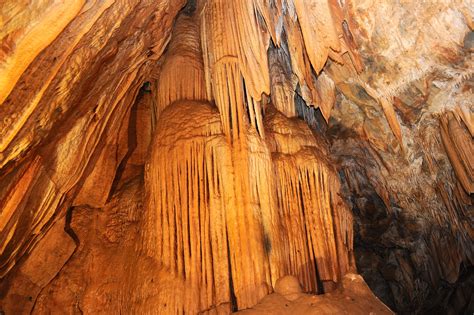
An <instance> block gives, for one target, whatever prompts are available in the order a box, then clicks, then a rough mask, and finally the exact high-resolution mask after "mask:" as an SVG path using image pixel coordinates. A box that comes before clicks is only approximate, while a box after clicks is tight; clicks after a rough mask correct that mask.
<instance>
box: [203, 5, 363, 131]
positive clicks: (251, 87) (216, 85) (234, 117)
mask: <svg viewBox="0 0 474 315" xmlns="http://www.w3.org/2000/svg"><path fill="white" fill-rule="evenodd" d="M202 7H203V8H202V10H203V12H202V21H201V40H202V44H203V52H204V56H205V58H204V64H205V72H206V82H207V93H208V95H212V98H213V99H214V100H215V102H216V105H217V107H218V108H219V112H220V115H221V119H222V123H223V128H224V133H225V134H226V135H227V136H228V138H234V139H235V138H236V137H238V136H239V135H240V133H241V131H242V130H243V128H245V127H244V121H243V120H242V119H241V117H242V113H244V112H247V111H248V115H246V117H244V118H245V120H247V121H248V122H249V123H250V125H251V126H252V127H254V128H255V129H256V130H257V132H258V133H259V134H260V136H262V137H264V128H263V125H262V120H263V117H262V116H263V106H264V105H265V98H264V99H263V101H262V94H267V95H268V94H270V92H271V93H272V102H273V103H274V105H275V106H276V107H277V108H278V109H279V110H281V111H282V112H284V113H285V114H288V115H290V116H294V115H295V106H294V103H293V96H294V93H295V90H296V88H297V85H299V87H300V92H299V93H301V95H302V96H303V98H304V99H305V101H306V102H307V104H308V105H311V106H315V107H320V108H321V110H322V112H323V115H324V117H325V118H326V119H329V116H330V112H331V108H332V106H333V103H334V84H333V82H332V80H331V79H330V78H329V77H328V76H326V75H325V74H324V73H322V72H321V71H322V69H323V67H324V65H325V64H326V62H327V60H328V59H332V60H334V61H336V62H338V63H341V64H343V63H345V60H346V61H347V60H350V61H352V63H351V64H353V66H354V67H353V68H355V69H356V70H357V71H361V70H362V64H361V62H360V59H359V56H358V55H357V53H356V50H355V44H354V42H353V38H352V35H351V32H350V29H349V22H350V20H349V17H348V8H347V5H346V4H345V2H341V1H336V0H312V1H301V0H288V1H271V2H270V1H265V0H246V1H231V2H229V1H223V0H208V1H206V2H205V4H204V5H203V6H202ZM270 42H273V44H274V46H275V47H276V49H279V50H282V51H281V52H280V53H279V54H278V53H277V54H273V55H272V54H270V56H269V55H268V54H267V52H268V50H269V45H270ZM346 53H347V55H348V56H349V57H347V58H345V60H344V58H343V57H342V56H343V55H345V54H346ZM270 78H272V81H273V82H271V80H270ZM274 78H275V79H274ZM275 80H276V81H275ZM274 83H276V84H274Z"/></svg>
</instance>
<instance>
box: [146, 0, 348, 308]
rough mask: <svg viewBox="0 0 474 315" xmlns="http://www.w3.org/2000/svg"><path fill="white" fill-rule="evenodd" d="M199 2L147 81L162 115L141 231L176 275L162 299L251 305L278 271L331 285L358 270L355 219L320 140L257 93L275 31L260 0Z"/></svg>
mask: <svg viewBox="0 0 474 315" xmlns="http://www.w3.org/2000/svg"><path fill="white" fill-rule="evenodd" d="M234 6H238V7H235V8H234ZM262 8H263V7H260V9H262ZM198 10H202V19H201V20H198V19H196V17H195V16H192V17H191V16H181V17H180V18H178V20H177V22H176V25H175V28H174V32H173V34H174V35H173V40H172V41H171V43H170V46H169V50H168V52H167V53H166V55H169V57H167V58H165V61H164V63H163V66H162V67H161V72H160V75H159V77H158V79H157V80H156V81H155V82H153V83H152V84H154V85H155V92H156V95H157V100H156V104H157V110H156V112H157V118H158V120H157V130H156V133H155V135H154V141H153V145H152V151H151V156H150V160H149V162H148V164H147V180H146V183H148V187H147V195H148V199H149V201H148V202H149V203H148V206H149V216H148V220H147V224H148V225H147V228H146V229H144V231H145V234H146V235H145V237H144V239H145V244H146V246H145V247H146V250H147V253H148V254H149V255H152V256H154V257H156V258H157V260H158V261H159V262H161V263H163V267H164V268H165V270H168V271H169V273H170V274H171V275H172V277H170V278H169V279H168V280H169V281H171V282H178V283H183V284H182V291H180V292H181V293H180V294H172V295H171V296H167V301H168V303H167V305H168V307H170V310H171V312H174V310H175V311H177V312H182V311H184V312H186V313H197V312H199V311H204V310H213V311H217V312H224V313H225V312H229V311H230V310H232V309H244V308H248V307H251V306H253V305H255V304H256V303H257V302H258V301H259V300H260V299H261V298H262V297H264V296H265V295H267V294H268V293H270V292H271V291H272V287H273V286H274V285H275V282H276V280H278V279H279V278H280V277H282V276H285V275H295V276H297V277H298V279H299V280H300V281H301V283H302V284H303V286H304V290H305V291H306V292H313V293H322V292H324V290H326V291H329V290H332V289H333V288H334V287H336V286H337V284H338V283H339V282H340V280H341V278H342V276H343V275H344V274H345V273H346V272H348V271H349V270H350V269H351V268H354V266H353V262H352V236H351V235H352V216H351V214H350V211H349V209H348V208H347V207H346V206H345V204H344V203H343V202H342V200H341V199H340V197H339V196H338V191H339V184H338V178H337V175H336V172H335V170H334V168H332V166H331V164H330V162H329V160H328V158H327V152H324V150H323V147H324V145H323V144H322V143H318V141H317V140H316V138H315V137H314V136H313V134H312V132H311V131H310V129H309V128H308V127H307V125H306V124H305V123H304V122H302V121H299V120H298V119H297V118H288V117H286V116H285V115H283V114H282V113H280V112H279V111H277V110H276V109H275V108H274V107H273V106H272V105H271V104H269V103H267V100H268V98H265V97H262V94H263V93H267V94H268V93H269V86H270V83H269V73H270V72H269V68H268V64H267V62H266V60H267V49H268V44H269V40H270V36H269V35H265V34H266V33H264V32H262V30H263V29H264V28H265V25H264V24H263V23H264V20H263V19H261V17H260V18H259V14H261V13H258V3H253V2H252V1H248V2H247V1H242V2H230V3H229V2H225V1H209V2H207V3H206V4H205V5H204V6H203V7H201V8H198ZM223 17H225V18H223ZM240 19H242V20H246V21H250V23H240V22H239V21H240ZM223 20H224V21H226V22H227V23H224V22H223ZM199 26H201V32H200V33H201V36H203V37H206V38H205V40H201V42H202V43H203V45H204V49H203V51H204V59H203V58H202V57H201V56H200V54H199V53H200V52H201V48H200V41H198V40H197V39H196V36H198V34H199V32H197V30H198V28H199ZM184 37H185V38H184ZM224 39H225V40H224ZM244 40H245V42H246V43H248V42H250V43H251V45H250V46H249V45H243V41H244ZM239 41H241V42H239ZM178 45H179V46H178ZM176 47H179V49H176ZM189 52H192V53H189ZM190 55H192V58H190ZM203 68H204V70H205V71H201V70H202V69H203ZM187 74H190V75H187ZM323 80H324V79H323ZM321 84H324V83H321ZM203 86H207V87H208V88H207V92H205V91H203V90H202V87H203ZM209 101H210V102H209ZM212 103H215V107H214V106H213V105H212ZM280 104H281V101H280ZM291 104H293V102H291ZM286 106H287V107H288V108H289V107H290V106H289V105H286ZM293 112H295V109H293ZM264 114H265V119H264ZM289 116H294V115H289ZM164 285H165V286H166V284H164ZM168 285H169V286H172V283H169V284H168Z"/></svg>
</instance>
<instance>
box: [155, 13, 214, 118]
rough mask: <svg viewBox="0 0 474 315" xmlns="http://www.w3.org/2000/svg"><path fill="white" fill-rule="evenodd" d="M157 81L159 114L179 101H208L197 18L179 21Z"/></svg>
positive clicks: (188, 17) (174, 29) (181, 18)
mask: <svg viewBox="0 0 474 315" xmlns="http://www.w3.org/2000/svg"><path fill="white" fill-rule="evenodd" d="M172 37H173V40H172V41H171V42H170V44H169V46H168V49H167V52H166V53H165V54H164V55H163V60H164V62H163V65H162V66H161V68H160V73H159V77H158V80H157V82H156V83H155V84H154V85H153V88H154V90H155V93H154V95H156V97H157V101H156V102H157V105H156V107H157V108H156V111H157V115H158V116H159V113H161V112H162V111H163V110H164V109H165V108H166V106H168V105H170V104H172V103H173V102H175V101H178V100H201V101H206V100H208V97H207V93H206V86H205V81H204V80H203V76H204V67H203V62H202V51H201V43H200V36H199V20H198V19H197V17H191V16H188V15H180V16H179V17H178V19H177V20H176V24H175V26H174V28H173V34H172Z"/></svg>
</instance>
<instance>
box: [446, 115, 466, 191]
mask: <svg viewBox="0 0 474 315" xmlns="http://www.w3.org/2000/svg"><path fill="white" fill-rule="evenodd" d="M458 112H459V110H458ZM462 117H464V116H462ZM467 117H468V116H467ZM464 119H465V118H463V120H464ZM463 120H461V121H460V120H457V119H456V118H455V115H454V114H453V113H452V112H449V113H447V114H446V115H444V116H443V117H441V119H440V127H441V128H440V132H441V139H442V141H443V144H444V147H445V149H446V153H447V154H448V157H449V159H450V161H451V164H452V166H453V168H454V171H455V173H456V176H457V178H458V179H459V181H460V182H461V184H462V186H463V188H464V190H465V191H466V192H467V193H468V194H472V193H474V181H473V178H474V165H473V161H472V156H473V154H474V147H473V143H472V136H471V134H470V133H469V130H468V127H467V126H468V124H465V123H464V122H463ZM466 120H467V119H466Z"/></svg>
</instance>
